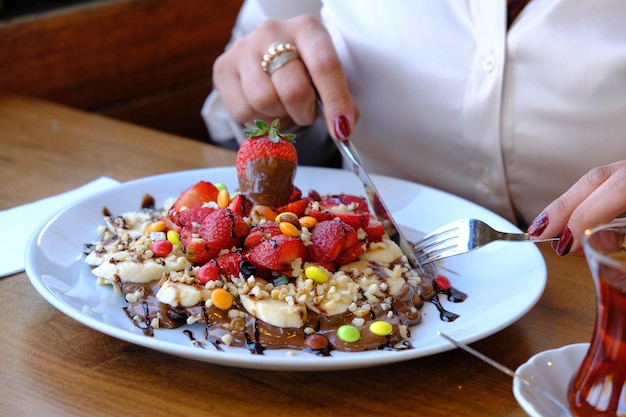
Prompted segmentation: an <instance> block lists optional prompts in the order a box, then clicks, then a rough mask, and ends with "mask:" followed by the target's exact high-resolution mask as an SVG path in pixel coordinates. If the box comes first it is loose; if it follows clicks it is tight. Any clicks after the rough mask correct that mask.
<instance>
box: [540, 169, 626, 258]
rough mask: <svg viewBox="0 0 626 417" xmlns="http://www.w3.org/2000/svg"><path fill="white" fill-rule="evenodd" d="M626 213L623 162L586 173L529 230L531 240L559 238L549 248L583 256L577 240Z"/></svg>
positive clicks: (625, 181)
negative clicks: (591, 228) (534, 238)
mask: <svg viewBox="0 0 626 417" xmlns="http://www.w3.org/2000/svg"><path fill="white" fill-rule="evenodd" d="M624 212H626V160H625V161H619V162H614V163H612V164H609V165H604V166H601V167H597V168H594V169H592V170H591V171H589V172H588V173H587V174H585V176H583V177H582V178H581V179H580V180H578V182H576V183H575V184H574V185H573V186H572V187H571V188H570V189H569V190H567V191H566V192H565V193H564V194H563V195H562V196H560V197H559V198H557V199H556V200H554V201H553V202H552V203H551V204H550V205H548V207H546V208H545V209H544V211H543V212H542V213H541V214H540V215H539V216H538V217H537V218H535V220H533V222H532V223H531V225H530V226H529V227H528V233H529V234H530V235H532V236H533V237H537V238H544V237H549V236H557V235H559V234H560V235H561V238H560V240H559V241H558V243H557V242H553V245H552V247H553V248H554V249H555V250H556V252H557V254H559V255H561V256H562V255H566V254H567V253H570V252H572V253H576V254H579V255H580V254H582V248H581V241H580V238H581V236H582V234H583V232H584V231H585V229H588V228H590V227H593V226H596V225H598V224H601V223H607V222H609V221H611V220H613V219H614V218H616V217H617V216H620V215H621V214H623V213H624Z"/></svg>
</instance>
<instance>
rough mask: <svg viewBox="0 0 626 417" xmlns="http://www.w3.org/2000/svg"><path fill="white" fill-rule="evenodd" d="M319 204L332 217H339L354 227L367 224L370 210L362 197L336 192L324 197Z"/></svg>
mask: <svg viewBox="0 0 626 417" xmlns="http://www.w3.org/2000/svg"><path fill="white" fill-rule="evenodd" d="M319 204H320V207H322V208H323V209H325V210H328V211H329V212H330V213H331V215H332V217H337V218H339V219H341V221H343V222H344V223H347V224H349V225H350V226H352V227H353V228H354V229H360V228H365V226H367V224H368V221H369V218H370V212H369V209H368V206H367V202H366V201H365V199H364V198H363V197H358V196H355V195H350V194H337V195H331V196H327V197H324V198H323V199H322V200H321V201H320V202H319Z"/></svg>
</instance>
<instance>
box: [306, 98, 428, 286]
mask: <svg viewBox="0 0 626 417" xmlns="http://www.w3.org/2000/svg"><path fill="white" fill-rule="evenodd" d="M313 90H314V91H315V99H316V107H317V115H318V117H320V118H321V119H322V120H325V118H324V104H323V103H322V100H321V98H320V95H319V93H318V91H317V89H316V88H315V86H313ZM331 136H332V135H331ZM333 142H334V143H335V145H336V146H337V149H339V152H340V153H341V156H342V157H343V159H344V161H346V162H347V163H348V164H349V165H350V167H351V168H352V172H354V173H355V174H356V176H357V177H358V178H359V180H361V183H362V184H363V188H364V189H365V195H366V196H367V199H368V201H369V203H370V206H371V207H372V209H373V210H374V214H375V215H376V217H377V218H378V220H379V221H380V222H381V223H382V224H383V226H384V228H385V232H386V233H387V235H389V238H390V239H391V240H392V241H394V242H395V243H396V244H397V245H398V246H399V247H400V249H401V250H402V253H403V254H404V255H405V256H406V257H407V260H408V261H409V264H410V265H411V267H413V268H414V269H418V270H419V271H420V272H421V273H422V274H424V275H428V276H433V275H434V271H433V268H432V267H429V268H428V270H427V269H426V268H425V266H422V265H421V264H420V263H419V262H418V260H417V258H416V256H415V254H414V253H413V249H412V245H411V244H410V243H409V241H408V240H407V239H406V237H405V236H404V235H403V234H402V232H401V230H400V228H399V227H398V225H397V224H396V222H395V220H394V219H393V217H392V216H391V213H390V212H389V210H388V209H387V206H386V205H385V202H384V201H383V199H382V198H381V197H380V194H379V193H378V191H377V190H376V187H375V186H374V183H373V182H372V180H371V179H370V177H369V175H368V174H367V172H366V171H365V169H364V168H363V164H362V162H361V157H360V156H359V154H358V152H357V150H356V148H355V147H354V145H353V144H352V142H350V139H347V138H346V139H335V138H334V137H333Z"/></svg>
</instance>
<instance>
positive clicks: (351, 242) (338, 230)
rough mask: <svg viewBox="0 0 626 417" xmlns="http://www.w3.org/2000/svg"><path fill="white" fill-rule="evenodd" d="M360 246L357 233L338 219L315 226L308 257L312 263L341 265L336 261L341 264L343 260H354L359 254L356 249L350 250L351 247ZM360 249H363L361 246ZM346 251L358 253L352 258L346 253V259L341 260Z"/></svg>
mask: <svg viewBox="0 0 626 417" xmlns="http://www.w3.org/2000/svg"><path fill="white" fill-rule="evenodd" d="M361 244H362V242H359V238H358V236H357V233H356V231H355V230H354V228H352V226H350V225H349V224H346V223H344V222H342V221H341V220H339V219H333V220H326V221H323V222H321V223H318V224H316V225H315V227H314V228H313V231H312V233H311V246H309V257H310V260H311V261H313V262H321V263H330V262H335V263H336V264H338V265H341V264H340V263H339V262H338V261H337V260H338V259H339V260H340V261H341V262H345V259H350V261H352V260H354V259H356V256H358V255H359V254H360V252H359V251H358V250H357V249H352V247H353V246H355V245H361ZM361 248H364V247H363V246H361ZM346 250H351V251H354V252H358V253H357V254H356V256H354V257H353V255H352V254H348V253H346V257H344V258H341V255H342V254H343V253H344V252H345V251H346ZM361 252H362V250H361ZM350 261H348V262H350Z"/></svg>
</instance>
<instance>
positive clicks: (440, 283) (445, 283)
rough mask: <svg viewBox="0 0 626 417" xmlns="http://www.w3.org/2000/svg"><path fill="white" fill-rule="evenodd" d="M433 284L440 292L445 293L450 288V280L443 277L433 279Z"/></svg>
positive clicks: (438, 276)
mask: <svg viewBox="0 0 626 417" xmlns="http://www.w3.org/2000/svg"><path fill="white" fill-rule="evenodd" d="M435 283H436V284H437V287H439V289H440V290H442V291H447V290H449V289H450V287H451V285H450V280H449V279H448V277H446V276H445V275H437V276H436V277H435Z"/></svg>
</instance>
